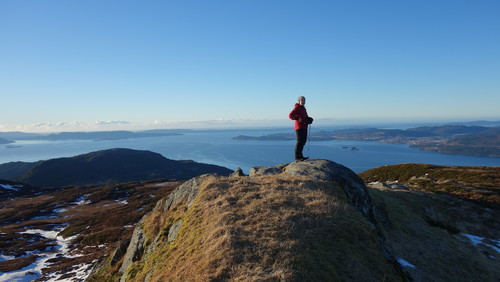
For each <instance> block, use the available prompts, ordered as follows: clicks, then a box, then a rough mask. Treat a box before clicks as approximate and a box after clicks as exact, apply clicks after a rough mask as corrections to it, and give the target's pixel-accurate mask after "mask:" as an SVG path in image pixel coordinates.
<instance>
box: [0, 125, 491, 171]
mask: <svg viewBox="0 0 500 282" xmlns="http://www.w3.org/2000/svg"><path fill="white" fill-rule="evenodd" d="M269 133H271V132H269V131H245V130H234V131H207V132H192V133H185V134H184V135H179V136H164V137H152V138H135V139H124V140H104V141H89V140H71V141H18V142H16V143H14V144H11V146H6V145H0V164H2V163H7V162H13V161H25V162H33V161H38V160H48V159H52V158H59V157H71V156H75V155H79V154H84V153H89V152H93V151H97V150H103V149H110V148H130V149H138V150H149V151H153V152H156V153H160V154H162V155H163V156H165V157H166V158H169V159H174V160H194V161H196V162H202V163H210V164H216V165H221V166H225V167H227V168H230V169H232V170H234V169H236V168H238V167H241V168H242V169H243V171H244V172H245V173H246V174H248V173H249V170H250V168H251V167H253V166H269V165H276V164H282V163H287V162H290V161H293V156H294V154H293V150H294V146H295V141H237V140H232V138H233V137H235V136H238V135H250V136H261V135H266V134H269ZM272 133H276V132H275V131H273V132H272ZM12 145H14V147H13V146H12ZM353 148H355V149H353ZM304 155H305V156H309V157H311V158H315V159H329V160H332V161H334V162H337V163H340V164H342V165H345V166H347V167H349V168H350V169H352V170H353V171H355V172H357V173H359V172H363V171H365V170H367V169H370V168H374V167H379V166H383V165H390V164H400V163H427V164H436V165H459V166H500V158H487V157H472V156H460V155H447V154H440V153H431V152H425V151H420V150H417V149H412V148H409V147H408V146H407V145H394V144H382V143H378V142H364V141H312V142H308V143H307V144H306V146H305V148H304Z"/></svg>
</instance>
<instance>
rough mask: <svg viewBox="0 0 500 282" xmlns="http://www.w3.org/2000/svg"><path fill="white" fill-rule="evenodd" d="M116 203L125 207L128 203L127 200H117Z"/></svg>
mask: <svg viewBox="0 0 500 282" xmlns="http://www.w3.org/2000/svg"><path fill="white" fill-rule="evenodd" d="M116 202H117V203H120V204H122V205H127V204H128V201H127V199H119V200H116Z"/></svg>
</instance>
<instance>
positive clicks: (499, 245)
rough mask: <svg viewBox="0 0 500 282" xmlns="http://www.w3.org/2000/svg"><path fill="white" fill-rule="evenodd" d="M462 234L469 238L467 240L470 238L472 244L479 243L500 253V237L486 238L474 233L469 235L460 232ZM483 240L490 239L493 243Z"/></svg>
mask: <svg viewBox="0 0 500 282" xmlns="http://www.w3.org/2000/svg"><path fill="white" fill-rule="evenodd" d="M462 235H463V236H465V237H467V238H469V240H471V242H472V244H474V245H479V244H483V245H486V246H488V247H490V248H492V249H493V250H495V251H496V252H497V253H499V254H500V239H496V240H495V239H489V240H488V239H486V238H483V237H479V236H476V235H471V234H462ZM485 240H488V241H491V242H493V244H488V242H485Z"/></svg>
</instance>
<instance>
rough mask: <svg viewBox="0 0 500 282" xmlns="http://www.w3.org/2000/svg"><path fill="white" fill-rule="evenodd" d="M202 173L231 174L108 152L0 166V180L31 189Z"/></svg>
mask: <svg viewBox="0 0 500 282" xmlns="http://www.w3.org/2000/svg"><path fill="white" fill-rule="evenodd" d="M205 173H217V174H220V175H229V173H231V170H229V169H227V168H224V167H221V166H216V165H210V164H202V163H196V162H194V161H175V160H170V159H167V158H165V157H163V156H162V155H160V154H158V153H154V152H150V151H140V150H131V149H109V150H102V151H97V152H92V153H88V154H83V155H79V156H75V157H69V158H58V159H51V160H47V161H40V162H36V163H23V162H12V163H7V164H2V165H0V179H7V180H12V181H18V182H22V183H26V184H30V185H33V186H43V187H54V186H69V185H110V184H116V183H120V182H128V181H138V180H152V179H157V178H175V179H189V178H192V177H195V176H198V175H201V174H205Z"/></svg>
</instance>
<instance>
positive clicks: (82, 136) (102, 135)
mask: <svg viewBox="0 0 500 282" xmlns="http://www.w3.org/2000/svg"><path fill="white" fill-rule="evenodd" d="M185 131H186V130H169V129H166V130H147V131H139V132H132V131H125V130H116V131H95V132H59V133H52V134H37V133H24V132H0V138H6V139H10V140H50V141H58V140H120V139H130V138H144V137H161V136H176V135H182V134H183V132H185Z"/></svg>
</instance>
